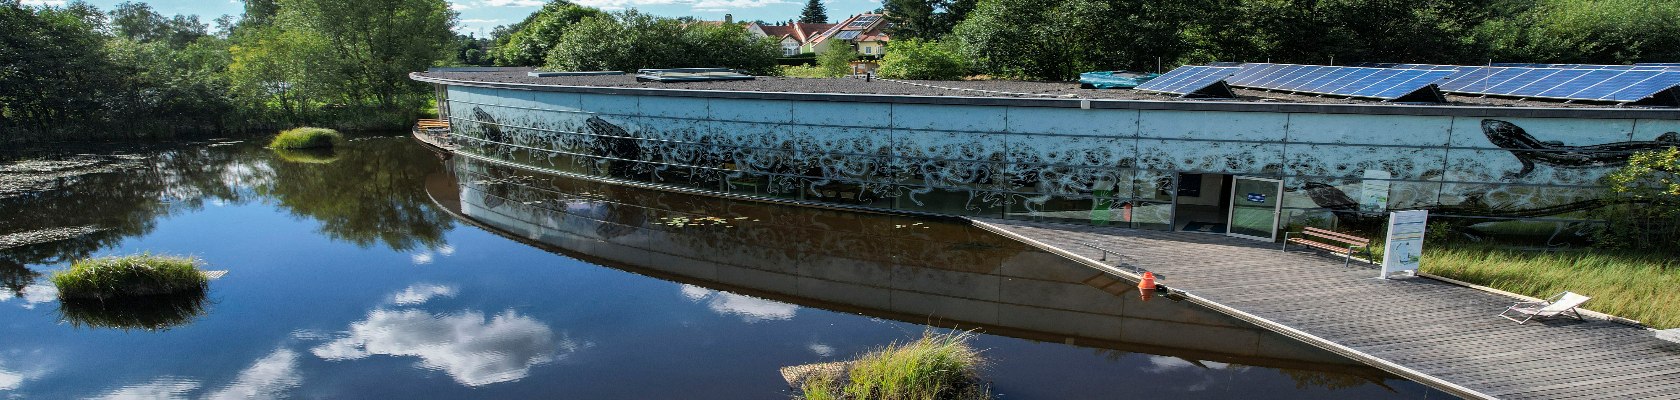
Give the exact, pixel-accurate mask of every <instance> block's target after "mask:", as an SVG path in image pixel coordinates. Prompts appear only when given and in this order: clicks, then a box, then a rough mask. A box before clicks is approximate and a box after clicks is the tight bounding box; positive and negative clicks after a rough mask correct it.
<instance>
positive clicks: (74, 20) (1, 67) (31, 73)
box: [0, 1, 116, 140]
mask: <svg viewBox="0 0 1680 400" xmlns="http://www.w3.org/2000/svg"><path fill="white" fill-rule="evenodd" d="M102 17H103V15H101V14H100V13H99V11H98V10H95V9H93V8H92V7H89V6H86V5H85V4H83V3H73V4H71V5H70V6H67V7H63V8H53V7H41V8H34V7H28V6H23V5H20V4H18V3H17V2H15V1H3V2H0V26H4V27H5V29H0V43H4V45H0V126H4V127H7V128H8V129H12V128H19V129H22V130H24V131H26V132H34V133H38V134H45V133H46V132H49V131H57V130H59V129H65V128H68V129H75V128H77V127H73V126H72V127H62V126H60V124H61V123H66V122H84V123H87V124H88V125H87V126H98V124H99V123H102V122H103V121H106V120H107V118H106V116H105V114H104V113H103V111H104V101H103V97H104V95H105V94H106V93H108V90H107V88H109V87H112V86H113V85H112V84H111V82H112V80H113V79H115V78H116V77H115V76H114V75H113V74H111V73H110V66H111V64H110V62H109V61H108V60H107V59H106V58H105V48H104V45H103V43H104V37H103V36H101V35H100V34H99V33H98V31H99V30H100V29H102V28H103V27H102V26H101V24H102V22H103V18H102ZM7 136H9V137H6V138H3V139H4V140H18V139H21V138H20V137H19V136H21V135H7Z"/></svg>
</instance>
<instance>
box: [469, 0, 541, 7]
mask: <svg viewBox="0 0 1680 400" xmlns="http://www.w3.org/2000/svg"><path fill="white" fill-rule="evenodd" d="M479 4H483V5H486V6H491V7H542V5H543V1H542V0H484V2H482V3H479Z"/></svg>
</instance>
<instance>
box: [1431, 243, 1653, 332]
mask: <svg viewBox="0 0 1680 400" xmlns="http://www.w3.org/2000/svg"><path fill="white" fill-rule="evenodd" d="M1422 267H1423V272H1425V273H1430V274H1435V275H1440V276H1444V277H1448V278H1452V279H1457V280H1461V281H1465V282H1470V283H1475V284H1479V285H1485V286H1488V287H1492V288H1495V289H1499V290H1504V291H1508V292H1513V293H1518V294H1523V295H1528V296H1533V297H1539V298H1546V297H1550V296H1552V295H1554V294H1557V293H1559V292H1563V291H1566V290H1567V291H1572V292H1575V293H1580V294H1583V295H1587V296H1592V298H1593V299H1592V300H1591V301H1588V302H1587V304H1586V305H1585V307H1586V308H1588V309H1591V310H1594V311H1599V312H1603V313H1607V314H1611V315H1616V316H1620V317H1624V318H1631V319H1635V320H1639V321H1640V322H1644V323H1645V324H1646V325H1649V326H1652V327H1656V328H1663V329H1668V328H1677V327H1680V290H1675V288H1680V261H1677V260H1674V259H1671V258H1667V257H1662V256H1657V255H1642V254H1633V253H1618V252H1604V251H1596V252H1575V253H1537V252H1525V251H1516V250H1505V249H1494V248H1485V247H1474V246H1440V247H1435V248H1432V249H1427V250H1425V251H1424V252H1423V261H1422Z"/></svg>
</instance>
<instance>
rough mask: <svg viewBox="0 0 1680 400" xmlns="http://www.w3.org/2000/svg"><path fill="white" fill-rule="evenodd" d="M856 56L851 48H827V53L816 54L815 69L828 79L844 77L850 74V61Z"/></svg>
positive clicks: (855, 58)
mask: <svg viewBox="0 0 1680 400" xmlns="http://www.w3.org/2000/svg"><path fill="white" fill-rule="evenodd" d="M858 56H859V55H858V52H857V50H852V47H851V46H829V48H828V50H827V51H823V52H822V53H819V54H817V68H819V69H822V72H823V75H824V76H827V77H830V78H834V77H841V76H846V74H850V73H852V61H855V60H857V59H858Z"/></svg>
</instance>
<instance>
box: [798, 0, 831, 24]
mask: <svg viewBox="0 0 1680 400" xmlns="http://www.w3.org/2000/svg"><path fill="white" fill-rule="evenodd" d="M799 22H804V23H807V24H826V23H828V8H827V7H823V3H822V0H806V1H805V9H804V10H802V11H800V12H799Z"/></svg>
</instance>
